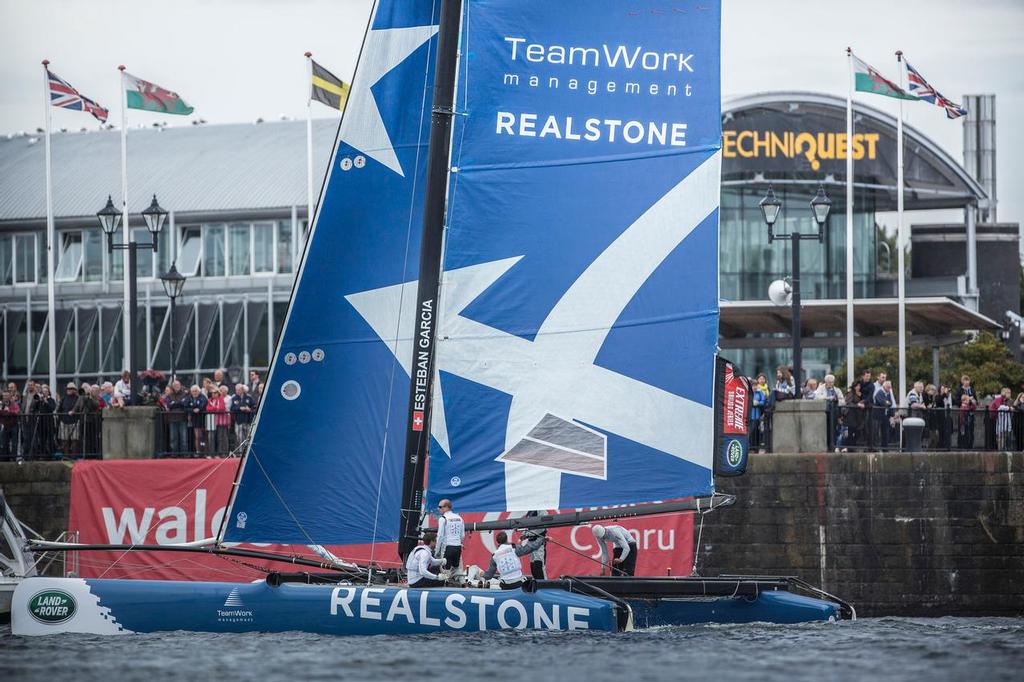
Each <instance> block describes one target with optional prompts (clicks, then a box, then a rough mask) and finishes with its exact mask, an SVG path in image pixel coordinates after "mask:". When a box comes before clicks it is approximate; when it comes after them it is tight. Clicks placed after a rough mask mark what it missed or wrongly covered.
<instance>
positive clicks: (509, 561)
mask: <svg viewBox="0 0 1024 682" xmlns="http://www.w3.org/2000/svg"><path fill="white" fill-rule="evenodd" d="M494 564H495V565H496V566H497V567H498V574H499V575H501V581H502V582H505V583H514V582H518V581H520V580H522V579H523V565H522V564H521V563H519V557H517V556H516V548H515V547H513V546H512V545H502V546H501V547H498V549H497V550H495V552H494Z"/></svg>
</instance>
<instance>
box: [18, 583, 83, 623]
mask: <svg viewBox="0 0 1024 682" xmlns="http://www.w3.org/2000/svg"><path fill="white" fill-rule="evenodd" d="M77 610H78V606H77V605H76V604H75V598H74V597H72V596H71V595H70V594H68V593H67V592H64V591H62V590H44V591H43V592H37V593H36V594H34V595H33V596H32V598H31V599H30V600H29V602H28V612H29V613H31V614H32V617H33V618H35V619H36V620H38V621H39V622H40V623H48V624H50V625H56V624H57V623H63V622H64V621H66V620H70V619H71V617H72V616H74V615H75V611H77Z"/></svg>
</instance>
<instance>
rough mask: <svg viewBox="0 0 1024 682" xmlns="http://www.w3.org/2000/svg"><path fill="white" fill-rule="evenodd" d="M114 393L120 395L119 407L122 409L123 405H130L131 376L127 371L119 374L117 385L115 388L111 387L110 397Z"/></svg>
mask: <svg viewBox="0 0 1024 682" xmlns="http://www.w3.org/2000/svg"><path fill="white" fill-rule="evenodd" d="M104 388H106V384H104ZM115 393H120V394H121V398H122V402H121V406H122V407H123V406H124V403H131V399H132V375H131V373H130V372H128V371H127V370H125V371H124V372H121V378H120V379H118V380H117V384H116V385H115V386H111V389H110V395H111V396H113V395H114V394H115ZM108 405H109V403H108Z"/></svg>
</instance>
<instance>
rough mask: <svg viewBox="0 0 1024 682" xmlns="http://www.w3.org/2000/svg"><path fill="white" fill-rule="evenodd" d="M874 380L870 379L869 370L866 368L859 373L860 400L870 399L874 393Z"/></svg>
mask: <svg viewBox="0 0 1024 682" xmlns="http://www.w3.org/2000/svg"><path fill="white" fill-rule="evenodd" d="M875 389H876V387H875V382H874V381H872V380H871V370H870V369H866V370H864V371H863V372H861V373H860V396H861V399H862V400H866V401H870V400H871V399H872V398H873V397H874V395H875Z"/></svg>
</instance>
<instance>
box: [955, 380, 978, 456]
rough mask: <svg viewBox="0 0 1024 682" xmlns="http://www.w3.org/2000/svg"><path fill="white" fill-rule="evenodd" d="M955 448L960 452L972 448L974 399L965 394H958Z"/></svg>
mask: <svg viewBox="0 0 1024 682" xmlns="http://www.w3.org/2000/svg"><path fill="white" fill-rule="evenodd" d="M965 376H966V375H965ZM968 381H970V380H969V379H968ZM957 393H960V391H957ZM956 446H957V447H958V448H960V449H961V450H967V449H970V448H971V447H973V446H974V398H973V397H971V396H970V395H968V394H967V393H960V423H959V424H958V425H957V431H956Z"/></svg>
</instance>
